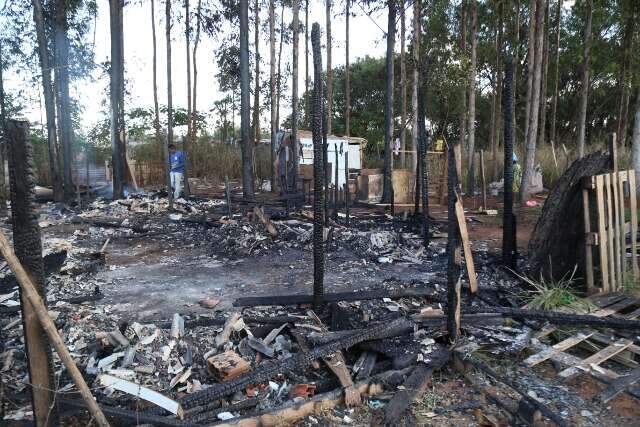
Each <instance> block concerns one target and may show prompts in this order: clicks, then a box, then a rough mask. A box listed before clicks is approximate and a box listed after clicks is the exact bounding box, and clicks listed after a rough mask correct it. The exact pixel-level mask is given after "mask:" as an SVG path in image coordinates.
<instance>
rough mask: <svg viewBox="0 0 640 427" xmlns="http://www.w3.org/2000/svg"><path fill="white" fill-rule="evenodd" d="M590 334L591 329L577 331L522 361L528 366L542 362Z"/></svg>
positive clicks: (591, 333)
mask: <svg viewBox="0 0 640 427" xmlns="http://www.w3.org/2000/svg"><path fill="white" fill-rule="evenodd" d="M592 335H593V332H592V331H583V332H579V333H577V334H575V335H573V336H571V337H569V338H567V339H565V340H563V341H560V342H559V343H557V344H555V345H553V346H552V347H547V348H546V349H544V350H543V351H541V352H539V353H536V354H534V355H532V356H529V357H528V358H527V359H525V361H524V363H525V364H526V365H527V366H529V367H533V366H536V365H538V364H540V363H542V362H544V361H545V360H548V359H551V358H552V357H553V356H554V355H556V354H558V353H561V352H563V351H565V350H568V349H570V348H571V347H573V346H575V345H577V344H580V343H581V342H582V341H584V340H586V339H587V338H589V337H591V336H592Z"/></svg>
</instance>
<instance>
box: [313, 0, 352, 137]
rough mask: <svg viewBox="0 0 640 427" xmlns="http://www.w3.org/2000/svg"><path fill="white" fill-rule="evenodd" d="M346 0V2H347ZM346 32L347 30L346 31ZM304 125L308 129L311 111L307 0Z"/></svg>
mask: <svg viewBox="0 0 640 427" xmlns="http://www.w3.org/2000/svg"><path fill="white" fill-rule="evenodd" d="M348 1H349V0H347V4H348ZM347 33H348V32H347ZM348 40H349V35H348V34H347V46H348V45H349V42H348ZM304 64H305V65H304V73H305V76H304V127H305V129H309V127H310V124H309V119H310V114H311V112H310V111H309V108H311V105H310V104H309V91H310V90H311V86H310V79H309V0H305V2H304Z"/></svg>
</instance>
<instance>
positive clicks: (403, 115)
mask: <svg viewBox="0 0 640 427" xmlns="http://www.w3.org/2000/svg"><path fill="white" fill-rule="evenodd" d="M403 3H404V2H402V3H400V126H401V127H400V168H401V169H404V168H405V167H406V164H405V161H406V155H405V151H406V149H407V146H406V136H407V132H406V129H407V125H406V123H407V64H406V59H405V56H406V55H405V46H404V45H405V37H406V35H405V33H406V23H405V19H404V18H405V17H404V15H405V13H404V4H403ZM416 113H417V112H414V114H416Z"/></svg>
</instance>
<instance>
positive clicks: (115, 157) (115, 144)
mask: <svg viewBox="0 0 640 427" xmlns="http://www.w3.org/2000/svg"><path fill="white" fill-rule="evenodd" d="M109 10H110V12H111V20H110V22H111V70H110V74H111V85H110V98H111V162H112V171H113V198H114V199H121V198H122V197H124V180H125V179H124V173H125V171H124V165H123V163H122V139H121V137H122V132H121V130H122V128H123V125H122V123H121V119H122V115H121V113H120V108H121V106H122V102H121V100H120V95H121V91H120V88H121V86H122V83H121V81H120V79H121V78H122V75H121V74H120V70H121V68H120V63H121V62H122V61H123V57H122V52H121V48H122V43H121V42H120V38H121V37H122V33H121V32H120V19H121V18H120V16H121V15H122V2H121V1H120V0H110V9H109ZM61 109H62V108H61ZM59 122H61V123H64V119H63V120H59ZM64 150H65V146H64V142H63V154H64ZM64 157H65V156H64V155H63V158H64ZM67 158H69V157H67ZM64 163H65V174H66V172H67V171H66V163H67V160H64ZM69 173H70V172H69ZM64 182H65V184H64V185H65V189H64V193H65V199H67V200H68V198H69V197H71V196H70V194H72V193H70V192H71V188H70V189H67V178H66V177H65V181H64Z"/></svg>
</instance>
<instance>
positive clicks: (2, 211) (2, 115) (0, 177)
mask: <svg viewBox="0 0 640 427" xmlns="http://www.w3.org/2000/svg"><path fill="white" fill-rule="evenodd" d="M41 65H42V64H41ZM41 68H42V71H43V74H44V72H45V71H48V68H44V67H42V66H41ZM3 69H4V60H3V56H2V38H0V135H1V136H2V137H1V138H0V141H1V142H2V144H1V145H0V215H2V216H4V215H6V214H7V196H6V192H5V187H6V186H5V184H6V183H5V177H4V157H5V147H6V146H7V143H6V141H7V136H6V128H5V124H6V122H7V116H6V115H7V111H6V108H7V106H6V103H5V99H4V96H5V94H4V75H3V73H2V72H3ZM45 89H46V88H45ZM49 157H50V160H51V162H53V161H55V158H54V157H51V153H49ZM51 164H52V165H53V163H51ZM51 169H52V171H51V179H53V180H54V186H55V178H56V177H55V176H54V174H53V172H54V171H53V167H52V168H51ZM54 191H55V190H54Z"/></svg>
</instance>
